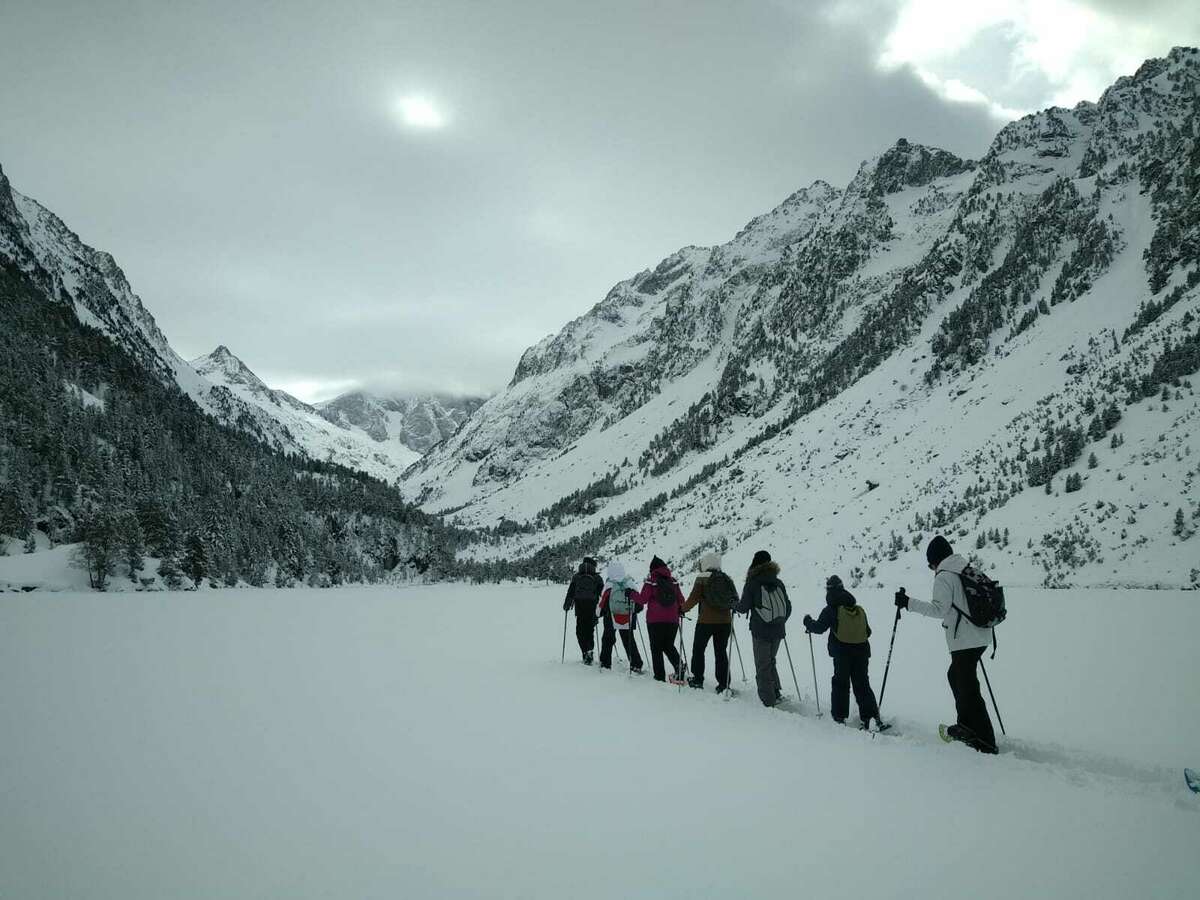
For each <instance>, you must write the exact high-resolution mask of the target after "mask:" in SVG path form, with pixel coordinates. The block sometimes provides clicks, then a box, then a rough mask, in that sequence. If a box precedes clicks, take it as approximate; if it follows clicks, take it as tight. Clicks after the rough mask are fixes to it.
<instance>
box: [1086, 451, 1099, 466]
mask: <svg viewBox="0 0 1200 900" xmlns="http://www.w3.org/2000/svg"><path fill="white" fill-rule="evenodd" d="M1098 465H1100V460H1098V459H1096V454H1095V453H1089V454H1088V468H1089V469H1094V468H1096V466H1098Z"/></svg>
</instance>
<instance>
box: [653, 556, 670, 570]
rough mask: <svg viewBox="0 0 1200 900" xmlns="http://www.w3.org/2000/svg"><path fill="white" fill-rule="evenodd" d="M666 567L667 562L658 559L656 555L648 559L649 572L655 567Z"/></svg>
mask: <svg viewBox="0 0 1200 900" xmlns="http://www.w3.org/2000/svg"><path fill="white" fill-rule="evenodd" d="M666 567H667V564H666V563H665V562H663V561H662V560H661V559H659V558H658V557H657V556H656V557H654V559H652V560H650V571H651V572H653V571H654V570H655V569H665V568H666Z"/></svg>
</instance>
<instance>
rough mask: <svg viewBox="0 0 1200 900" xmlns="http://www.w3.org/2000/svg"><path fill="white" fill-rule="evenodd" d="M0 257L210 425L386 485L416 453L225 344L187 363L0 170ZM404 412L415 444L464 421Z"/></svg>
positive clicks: (104, 268)
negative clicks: (261, 374)
mask: <svg viewBox="0 0 1200 900" xmlns="http://www.w3.org/2000/svg"><path fill="white" fill-rule="evenodd" d="M0 259H3V260H6V261H10V262H11V263H13V264H14V265H15V266H16V267H17V268H18V269H19V270H20V271H22V272H23V273H25V274H26V275H28V276H29V277H30V278H31V279H32V280H33V281H34V283H36V284H37V285H38V286H39V287H40V288H41V289H42V291H44V292H45V294H46V295H47V296H49V297H53V298H55V299H57V300H58V301H60V302H62V303H64V304H67V305H69V306H70V307H71V308H72V309H73V310H74V311H75V314H76V316H78V318H79V320H80V321H81V322H83V323H84V324H87V325H90V326H92V327H95V328H98V329H99V330H100V331H102V332H103V333H104V334H106V335H108V336H109V337H110V338H112V339H113V340H114V341H115V342H116V343H117V344H118V345H119V346H121V347H122V348H123V349H125V350H126V351H127V352H129V353H130V354H131V355H132V356H133V357H134V358H135V359H137V360H138V361H139V362H140V363H141V364H142V365H143V366H144V367H145V368H146V369H147V371H149V372H152V373H154V374H155V375H156V376H157V378H158V379H159V380H160V381H163V382H164V383H174V384H175V385H177V386H178V387H179V389H180V390H182V391H183V392H184V393H185V394H187V395H188V396H189V397H191V398H192V399H193V400H194V401H195V402H196V403H197V404H198V405H199V406H200V407H201V409H203V410H204V411H205V412H207V413H209V414H210V415H212V416H213V417H214V418H216V419H217V420H218V421H220V422H223V423H225V424H226V425H231V426H233V427H235V428H239V429H241V430H243V431H246V432H248V433H250V434H252V435H254V436H255V437H256V438H258V439H259V440H261V441H263V442H264V443H266V444H268V445H269V446H272V447H274V448H276V449H279V450H284V451H287V452H291V453H300V454H304V455H307V456H309V457H311V458H313V459H320V460H331V461H333V462H337V463H340V464H343V465H347V466H350V467H352V468H356V469H360V470H361V471H364V472H368V473H370V474H372V475H375V476H377V477H380V478H383V479H385V480H388V481H391V480H394V479H395V478H397V477H398V476H399V475H400V473H401V472H403V471H404V469H405V468H406V467H407V466H409V465H410V464H411V463H412V462H414V461H415V460H416V459H418V458H419V456H420V452H419V451H418V450H417V449H413V446H412V445H410V444H409V443H408V442H406V441H405V440H395V441H388V440H381V439H379V438H377V437H376V436H375V435H373V434H369V433H368V429H366V428H359V427H356V426H355V425H354V424H352V423H345V422H341V421H337V420H336V419H335V418H330V417H328V416H326V415H324V414H323V413H321V412H320V411H318V410H317V409H315V408H314V407H312V406H309V405H307V404H305V403H303V402H301V401H300V400H297V399H296V398H295V397H292V396H291V395H289V394H287V393H286V392H284V391H278V390H272V389H271V388H269V387H267V385H265V384H264V383H263V382H262V381H261V380H260V379H259V378H258V377H257V376H256V375H255V374H254V373H253V372H252V371H250V369H249V368H248V367H247V366H246V365H245V364H244V363H243V362H242V361H241V360H239V359H238V358H237V357H235V356H234V355H233V354H232V353H230V352H229V350H228V349H227V348H225V347H218V348H217V349H216V350H215V351H213V352H212V353H211V354H209V355H208V356H204V357H201V358H200V359H197V360H193V361H192V362H191V363H189V362H187V361H185V360H184V359H183V358H181V357H180V356H179V354H178V353H176V352H175V350H174V349H173V348H172V347H171V345H170V344H169V343H168V341H167V338H166V337H165V336H164V335H163V333H162V331H161V330H160V329H159V327H158V325H157V323H156V322H155V321H154V317H153V316H152V315H151V314H150V312H149V311H148V310H147V309H146V308H145V307H144V306H143V305H142V302H141V300H140V299H139V298H138V296H137V295H136V294H135V293H134V292H133V289H132V288H131V287H130V285H129V281H128V280H127V279H126V277H125V274H124V273H123V272H122V271H121V269H120V268H119V267H118V266H117V264H116V262H115V260H114V259H113V258H112V256H111V255H110V254H108V253H104V252H102V251H99V250H95V249H93V248H91V247H89V246H87V245H86V244H84V243H83V241H81V240H80V238H79V236H78V235H76V234H75V233H74V232H73V231H71V230H70V229H69V228H68V227H67V226H66V225H65V224H64V223H63V221H62V220H61V219H60V218H58V216H56V215H54V214H53V213H51V212H50V211H49V210H47V209H46V208H45V207H43V206H42V205H41V204H39V203H38V202H37V201H35V200H32V199H30V198H29V197H26V196H24V195H22V194H21V193H19V192H18V191H16V190H15V189H13V188H12V186H11V184H10V183H9V181H8V179H7V178H6V177H5V175H4V173H3V171H2V170H0ZM334 402H335V403H336V402H337V401H334ZM475 405H478V404H477V403H476V404H475ZM413 407H414V409H415V410H416V413H417V415H416V417H414V419H413V424H412V426H411V433H412V434H413V435H414V437H415V438H416V439H415V440H414V441H413V444H414V445H417V446H421V441H422V440H427V439H428V437H429V434H430V431H431V430H433V429H436V428H437V427H447V426H446V423H447V422H449V421H451V419H452V418H453V417H454V416H456V415H458V416H459V419H458V420H459V421H461V418H462V417H463V416H461V415H459V412H458V409H459V408H458V407H454V406H453V405H451V404H448V403H444V401H441V400H440V399H438V400H434V401H433V402H432V403H431V404H426V403H425V402H423V401H413ZM427 407H428V409H429V410H431V412H430V413H429V414H428V417H429V419H430V422H431V423H435V424H433V425H432V426H430V427H426V428H425V429H424V431H422V428H421V425H420V424H419V422H418V419H419V418H420V416H421V415H425V414H426V409H427ZM447 407H449V410H450V411H449V412H447V411H446V408H447ZM464 408H465V407H464ZM449 430H452V429H449ZM447 433H448V432H447ZM439 439H440V437H439ZM431 443H432V442H431ZM429 445H431V444H425V445H424V446H429Z"/></svg>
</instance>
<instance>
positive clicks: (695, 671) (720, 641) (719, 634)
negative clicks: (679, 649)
mask: <svg viewBox="0 0 1200 900" xmlns="http://www.w3.org/2000/svg"><path fill="white" fill-rule="evenodd" d="M732 630H733V626H732V625H709V624H708V623H706V622H699V623H697V625H696V632H695V636H694V637H693V638H692V677H693V678H695V679H696V680H697V681H703V680H704V653H705V651H707V650H708V642H709V640H710V639H711V640H712V642H713V654H714V655H715V656H716V657H717V685H718V686H719V687H722V688H724V687H728V686H729V635H730V632H731V631H732Z"/></svg>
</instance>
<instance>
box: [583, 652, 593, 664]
mask: <svg viewBox="0 0 1200 900" xmlns="http://www.w3.org/2000/svg"><path fill="white" fill-rule="evenodd" d="M583 664H584V665H585V666H590V665H591V664H592V654H591V653H590V652H585V653H584V654H583Z"/></svg>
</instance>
